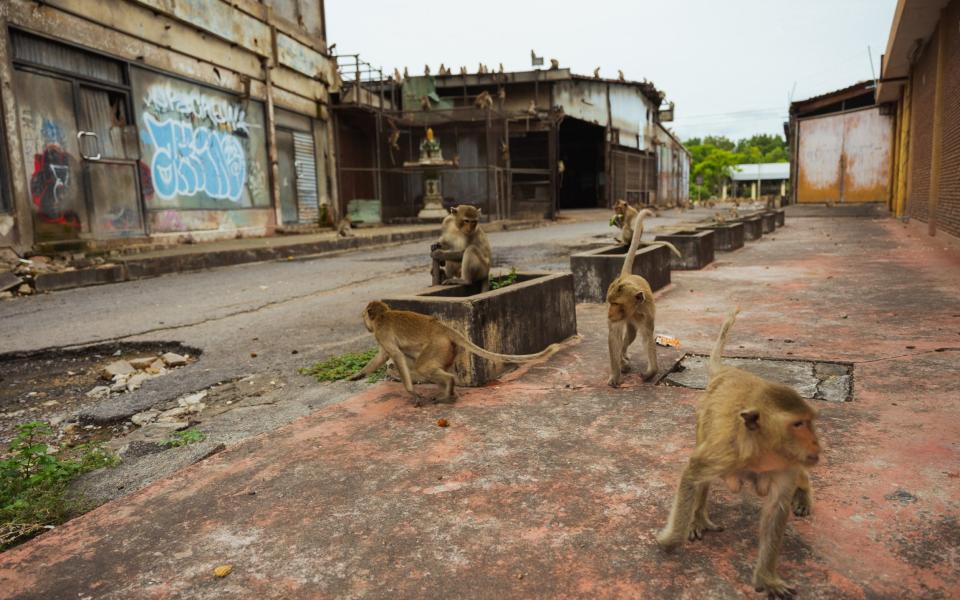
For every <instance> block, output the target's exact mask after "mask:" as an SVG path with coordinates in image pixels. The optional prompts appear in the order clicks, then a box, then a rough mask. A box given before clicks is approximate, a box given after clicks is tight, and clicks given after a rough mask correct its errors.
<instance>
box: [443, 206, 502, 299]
mask: <svg viewBox="0 0 960 600" xmlns="http://www.w3.org/2000/svg"><path fill="white" fill-rule="evenodd" d="M479 223H480V209H479V208H477V207H476V206H470V205H469V204H461V205H460V206H457V207H456V208H454V209H452V210H451V211H450V214H449V215H447V216H446V217H444V218H443V224H442V225H441V231H440V240H439V242H438V244H437V245H438V249H436V250H433V251H432V252H431V257H432V258H437V259H440V260H443V261H444V267H443V269H444V273H445V275H446V277H447V278H446V280H444V282H443V283H444V285H451V284H468V285H469V284H473V283H479V284H480V289H481V291H484V292H486V291H487V290H489V289H490V263H491V260H490V257H491V254H492V252H491V250H490V242H489V241H487V234H485V233H484V232H483V230H482V229H480V224H479ZM461 252H462V253H463V258H462V259H459V258H449V257H452V256H458V255H459V254H460V253H461Z"/></svg>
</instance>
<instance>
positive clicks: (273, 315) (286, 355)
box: [0, 220, 615, 393]
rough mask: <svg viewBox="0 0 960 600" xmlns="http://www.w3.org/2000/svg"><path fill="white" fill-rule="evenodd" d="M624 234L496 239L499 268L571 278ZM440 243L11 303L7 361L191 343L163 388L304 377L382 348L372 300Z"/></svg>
mask: <svg viewBox="0 0 960 600" xmlns="http://www.w3.org/2000/svg"><path fill="white" fill-rule="evenodd" d="M614 232H615V230H613V229H611V228H610V227H609V226H608V225H607V223H606V222H605V221H600V220H595V221H586V222H574V223H563V222H561V223H559V224H556V225H551V226H548V227H542V228H538V229H531V230H522V231H506V232H497V233H492V234H490V241H491V244H492V246H493V248H494V261H495V265H496V267H495V269H496V268H503V269H505V270H507V269H509V268H510V267H517V268H518V269H548V270H565V269H568V268H569V260H568V256H569V253H570V250H571V248H573V247H576V246H578V245H583V244H587V243H590V242H596V241H599V240H597V239H596V238H595V237H594V236H597V235H601V236H602V235H604V234H607V235H611V234H613V233H614ZM428 245H429V244H428V243H426V242H422V241H421V242H416V243H410V244H404V245H400V246H394V247H389V248H380V249H373V250H361V251H351V252H346V253H342V254H339V255H333V256H330V255H326V256H320V257H315V258H306V259H299V260H293V261H281V262H268V263H256V264H248V265H238V266H235V267H227V268H221V269H216V270H210V271H202V272H195V273H182V274H176V275H169V276H164V277H158V278H155V279H147V280H141V281H132V282H125V283H119V284H112V285H105V286H98V287H89V288H81V289H75V290H68V291H63V292H57V293H52V294H44V295H40V296H34V297H23V298H17V299H14V300H11V301H7V302H0V329H2V330H3V332H4V335H3V336H2V338H0V353H5V352H12V351H17V352H24V351H27V352H30V351H36V350H40V349H50V348H63V347H70V346H76V345H85V344H94V343H99V342H108V341H110V342H113V341H130V342H132V341H179V342H182V343H184V344H186V345H188V346H192V347H196V348H199V349H201V350H202V351H203V354H202V358H201V360H200V361H199V362H198V363H197V364H196V365H195V366H194V367H192V368H190V369H187V370H185V372H184V373H183V374H182V375H178V377H177V378H176V381H175V382H174V380H173V378H170V377H164V378H160V379H158V380H156V381H155V382H151V383H153V384H154V385H161V384H162V385H165V386H171V385H175V388H177V389H176V390H175V391H176V393H183V392H184V391H190V388H192V389H199V388H201V387H205V386H207V385H210V384H211V383H213V382H216V381H226V380H229V379H232V378H236V377H238V376H242V375H246V374H251V373H262V372H273V373H278V374H284V375H293V374H295V372H296V369H298V368H300V367H302V366H305V365H307V364H310V363H312V362H313V361H315V360H318V359H321V358H324V357H325V356H327V355H330V354H333V353H339V352H343V351H348V350H357V349H364V348H368V347H370V346H371V342H372V340H371V339H370V336H369V334H368V333H367V332H366V330H365V329H364V328H363V324H362V322H361V321H360V318H359V313H360V310H361V308H362V307H363V305H364V304H365V303H366V302H367V301H369V300H371V299H375V298H382V297H386V296H389V295H395V294H406V293H412V292H416V291H418V290H419V289H422V288H424V287H425V286H427V285H429V283H430V279H429V260H428V258H427V252H428ZM294 350H296V351H297V353H296V354H293V351H294ZM251 353H255V354H256V357H252V356H251Z"/></svg>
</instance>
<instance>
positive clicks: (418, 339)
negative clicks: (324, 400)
mask: <svg viewBox="0 0 960 600" xmlns="http://www.w3.org/2000/svg"><path fill="white" fill-rule="evenodd" d="M362 316H363V324H364V325H366V327H367V330H368V331H370V332H371V333H373V335H374V337H376V338H377V343H378V344H379V345H380V351H379V352H378V353H377V355H376V356H375V357H373V359H372V360H371V361H370V362H369V363H367V365H366V366H365V367H363V369H362V370H361V371H360V372H359V373H357V374H355V375H353V376H352V377H350V379H351V380H356V379H360V378H361V377H365V376H367V375H369V374H370V373H373V372H374V371H376V370H377V369H378V368H380V366H381V365H383V364H384V363H385V362H386V361H387V359H388V358H389V359H392V360H393V362H394V364H395V365H396V367H397V370H398V371H399V372H400V379H401V380H402V381H403V388H404V389H405V390H407V392H409V393H410V394H411V395H412V396H413V398H414V401H415V402H416V404H417V406H420V404H421V399H420V396H419V395H418V394H417V393H416V391H414V389H413V381H414V379H415V378H416V379H428V380H430V381H433V382H434V383H436V384H437V385H439V386H440V387H441V388H442V390H441V393H440V395H439V396H438V397H437V400H438V401H452V400H454V399H455V394H454V386H453V384H454V381H455V379H456V378H455V377H454V375H453V373H450V371H449V370H448V369H450V367H451V366H452V365H453V362H454V361H455V360H456V358H457V348H458V347H460V348H463V349H464V350H466V351H468V352H470V353H472V354H476V355H477V356H480V357H483V358H486V359H487V360H493V361H500V362H510V363H520V362H527V361H531V360H537V359H539V358H545V357H548V356H551V355H553V354H554V353H556V352H557V350H559V349H560V344H551V345H550V346H548V347H547V348H546V349H544V350H542V351H540V352H537V353H536V354H498V353H496V352H490V351H488V350H484V349H483V348H481V347H480V346H477V345H476V344H474V343H473V342H471V341H470V340H469V339H467V337H466V336H464V335H463V334H462V333H460V332H459V331H457V330H456V329H453V328H451V327H449V326H448V325H445V324H443V323H441V322H440V321H438V320H437V319H435V318H434V317H430V316H427V315H422V314H420V313H415V312H411V311H407V310H392V309H391V308H390V307H389V306H387V304H386V303H384V302H380V301H378V300H374V301H372V302H370V303H369V304H367V307H366V308H365V309H364V310H363V315H362Z"/></svg>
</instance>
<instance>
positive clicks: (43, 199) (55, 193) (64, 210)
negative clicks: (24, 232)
mask: <svg viewBox="0 0 960 600" xmlns="http://www.w3.org/2000/svg"><path fill="white" fill-rule="evenodd" d="M40 144H41V147H42V150H41V151H40V152H38V153H36V154H34V157H33V174H32V175H31V176H30V196H31V198H32V200H33V205H34V209H35V210H36V211H37V216H38V217H39V218H40V220H41V221H44V222H47V223H59V224H63V225H67V226H69V227H73V228H79V227H80V217H79V215H77V213H76V211H74V210H72V209H71V204H72V202H71V201H70V194H71V193H72V190H73V188H72V185H71V184H72V181H71V178H70V169H71V166H72V163H73V157H71V156H70V154H69V153H68V152H67V151H66V150H64V149H63V131H62V130H61V129H60V126H59V125H58V124H57V123H56V122H54V121H51V120H50V119H46V118H44V119H43V122H42V125H41V126H40Z"/></svg>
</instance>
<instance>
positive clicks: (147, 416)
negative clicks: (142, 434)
mask: <svg viewBox="0 0 960 600" xmlns="http://www.w3.org/2000/svg"><path fill="white" fill-rule="evenodd" d="M159 415H160V411H158V410H145V411H143V412H139V413H137V414H135V415H133V416H132V417H130V421H131V422H133V424H134V425H138V426H140V427H143V426H144V425H146V424H147V423H149V422H151V421H153V420H154V419H156V418H157V417H158V416H159Z"/></svg>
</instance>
